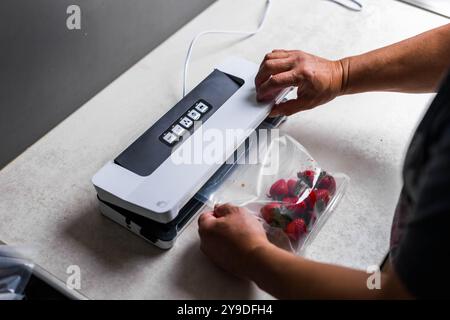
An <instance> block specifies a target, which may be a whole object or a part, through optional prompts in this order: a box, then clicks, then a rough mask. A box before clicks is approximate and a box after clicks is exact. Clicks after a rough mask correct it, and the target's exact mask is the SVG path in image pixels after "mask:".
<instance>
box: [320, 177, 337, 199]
mask: <svg viewBox="0 0 450 320" xmlns="http://www.w3.org/2000/svg"><path fill="white" fill-rule="evenodd" d="M317 189H326V190H328V192H329V193H330V195H333V194H334V193H335V192H336V180H334V178H333V176H331V175H329V174H325V176H324V177H323V178H322V179H320V181H319V183H318V184H317Z"/></svg>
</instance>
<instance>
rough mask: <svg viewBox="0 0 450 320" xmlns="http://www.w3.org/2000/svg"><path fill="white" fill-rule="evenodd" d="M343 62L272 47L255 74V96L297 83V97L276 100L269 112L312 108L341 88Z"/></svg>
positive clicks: (263, 97)
mask: <svg viewBox="0 0 450 320" xmlns="http://www.w3.org/2000/svg"><path fill="white" fill-rule="evenodd" d="M344 74H345V70H344V65H343V63H342V62H341V61H331V60H326V59H323V58H320V57H317V56H314V55H311V54H308V53H305V52H302V51H297V50H274V51H272V52H271V53H269V54H267V55H266V56H265V58H264V60H263V62H262V63H261V67H260V69H259V72H258V74H257V76H256V78H255V85H256V93H257V99H258V100H259V101H269V100H273V99H274V98H275V97H276V96H277V95H278V94H279V93H280V92H281V91H282V90H283V89H285V88H287V87H290V86H294V87H298V90H297V99H292V100H288V101H286V102H283V103H280V104H278V105H276V106H274V108H273V109H272V112H271V114H270V116H272V117H275V116H278V115H291V114H293V113H296V112H299V111H303V110H308V109H312V108H314V107H317V106H319V105H321V104H324V103H326V102H328V101H330V100H333V99H334V98H336V97H337V96H338V95H340V94H341V93H342V92H343V88H344V85H345V80H344V78H345V77H344Z"/></svg>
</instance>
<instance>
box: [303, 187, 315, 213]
mask: <svg viewBox="0 0 450 320" xmlns="http://www.w3.org/2000/svg"><path fill="white" fill-rule="evenodd" d="M316 198H317V196H316V191H315V190H311V192H310V193H309V195H308V197H307V198H306V199H305V202H306V204H307V206H308V208H309V209H314V206H315V205H316Z"/></svg>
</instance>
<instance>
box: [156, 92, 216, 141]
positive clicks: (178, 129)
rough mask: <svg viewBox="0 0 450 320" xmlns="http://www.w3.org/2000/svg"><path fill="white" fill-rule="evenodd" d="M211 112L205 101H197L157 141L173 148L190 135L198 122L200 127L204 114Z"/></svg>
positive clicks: (210, 107)
mask: <svg viewBox="0 0 450 320" xmlns="http://www.w3.org/2000/svg"><path fill="white" fill-rule="evenodd" d="M211 110H212V106H211V105H210V104H209V103H208V102H206V101H205V100H199V101H197V102H196V103H195V104H194V105H192V107H191V108H189V109H188V110H187V111H186V112H185V113H184V114H183V115H182V116H181V117H180V118H179V119H178V120H177V121H176V122H174V123H172V125H171V126H170V128H168V129H167V130H166V131H165V132H164V133H163V134H162V135H161V136H160V137H159V139H160V140H161V141H162V142H164V143H165V144H167V145H168V146H169V147H173V146H174V145H176V144H177V143H178V142H180V141H182V140H183V137H184V136H186V134H188V133H192V132H193V131H194V128H195V127H196V124H197V123H198V122H200V125H201V122H202V121H203V119H204V118H205V116H206V114H207V113H208V111H211ZM196 122H197V123H196Z"/></svg>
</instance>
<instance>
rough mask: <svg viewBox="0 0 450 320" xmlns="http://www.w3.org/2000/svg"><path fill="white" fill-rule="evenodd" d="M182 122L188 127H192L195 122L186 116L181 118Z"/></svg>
mask: <svg viewBox="0 0 450 320" xmlns="http://www.w3.org/2000/svg"><path fill="white" fill-rule="evenodd" d="M180 124H181V125H182V126H183V127H185V128H186V129H189V128H190V127H192V125H193V124H194V122H192V120H191V119H189V118H188V117H184V118H183V119H181V120H180Z"/></svg>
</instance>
